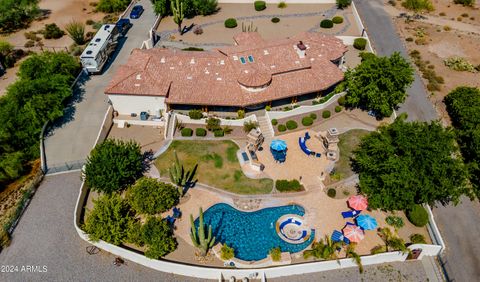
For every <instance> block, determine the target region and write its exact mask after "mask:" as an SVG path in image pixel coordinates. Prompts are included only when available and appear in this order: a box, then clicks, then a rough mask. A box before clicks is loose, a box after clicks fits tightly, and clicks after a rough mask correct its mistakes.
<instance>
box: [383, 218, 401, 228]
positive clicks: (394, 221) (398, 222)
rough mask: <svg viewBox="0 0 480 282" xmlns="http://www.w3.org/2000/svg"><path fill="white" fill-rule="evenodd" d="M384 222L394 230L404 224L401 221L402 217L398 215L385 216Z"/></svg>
mask: <svg viewBox="0 0 480 282" xmlns="http://www.w3.org/2000/svg"><path fill="white" fill-rule="evenodd" d="M385 222H386V223H387V224H388V225H390V226H393V227H394V228H395V230H398V229H400V228H402V227H403V226H405V223H404V222H403V219H402V218H401V217H399V216H394V215H389V216H387V217H386V218H385Z"/></svg>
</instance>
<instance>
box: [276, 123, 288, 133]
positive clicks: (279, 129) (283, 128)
mask: <svg viewBox="0 0 480 282" xmlns="http://www.w3.org/2000/svg"><path fill="white" fill-rule="evenodd" d="M286 130H287V127H286V126H285V125H284V124H279V125H278V131H280V132H284V131H286Z"/></svg>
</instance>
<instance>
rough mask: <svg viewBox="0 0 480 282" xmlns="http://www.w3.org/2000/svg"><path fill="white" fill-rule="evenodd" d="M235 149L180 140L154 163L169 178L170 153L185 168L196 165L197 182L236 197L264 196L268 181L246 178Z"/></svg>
mask: <svg viewBox="0 0 480 282" xmlns="http://www.w3.org/2000/svg"><path fill="white" fill-rule="evenodd" d="M238 149H239V148H238V146H237V145H236V144H235V143H233V142H232V141H228V140H225V141H183V140H182V141H180V140H175V141H173V142H172V144H171V145H170V147H169V148H168V150H167V151H166V152H165V153H163V154H162V155H160V156H159V157H158V158H157V160H156V161H155V166H156V167H157V168H158V170H159V171H160V174H161V175H168V169H169V168H170V167H171V165H172V163H173V151H174V150H175V151H177V155H178V158H179V159H180V162H181V163H182V164H183V165H184V167H185V168H186V169H190V168H193V166H194V165H195V164H196V163H198V169H197V175H196V178H198V181H199V182H200V183H204V184H207V185H210V186H213V187H216V188H219V189H223V190H226V191H229V192H233V193H237V194H267V193H270V192H271V190H272V187H273V181H272V180H271V179H268V178H264V179H251V178H248V177H246V176H245V175H244V174H243V172H242V169H241V167H240V164H239V162H238V159H237V156H236V153H237V150H238Z"/></svg>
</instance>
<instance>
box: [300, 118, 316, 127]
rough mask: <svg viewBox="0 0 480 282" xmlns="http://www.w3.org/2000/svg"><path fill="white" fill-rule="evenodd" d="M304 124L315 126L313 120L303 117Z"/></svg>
mask: <svg viewBox="0 0 480 282" xmlns="http://www.w3.org/2000/svg"><path fill="white" fill-rule="evenodd" d="M302 124H303V126H310V125H312V124H313V119H312V118H311V117H309V116H306V117H303V118H302Z"/></svg>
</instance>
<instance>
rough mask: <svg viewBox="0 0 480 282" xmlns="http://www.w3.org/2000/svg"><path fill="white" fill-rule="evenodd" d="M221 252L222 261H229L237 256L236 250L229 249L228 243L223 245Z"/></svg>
mask: <svg viewBox="0 0 480 282" xmlns="http://www.w3.org/2000/svg"><path fill="white" fill-rule="evenodd" d="M220 251H221V254H220V258H221V259H222V260H229V259H232V258H233V257H234V256H235V250H234V249H233V248H232V247H229V246H228V245H227V244H226V243H225V244H223V246H222V248H221V249H220Z"/></svg>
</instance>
